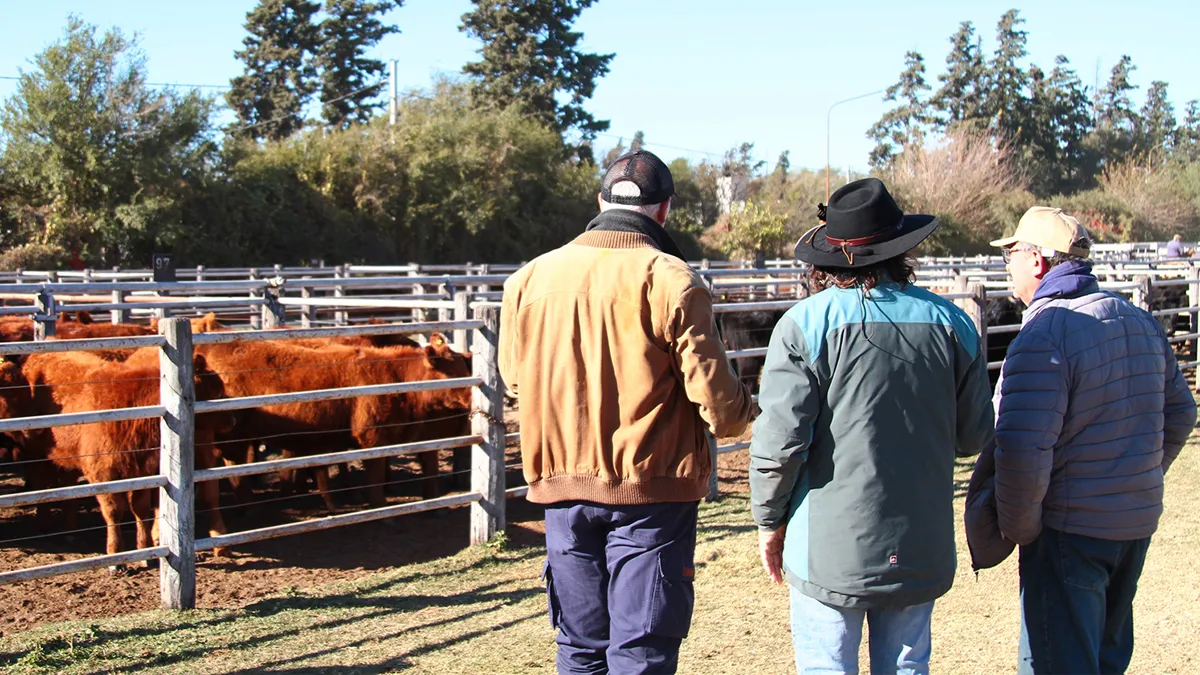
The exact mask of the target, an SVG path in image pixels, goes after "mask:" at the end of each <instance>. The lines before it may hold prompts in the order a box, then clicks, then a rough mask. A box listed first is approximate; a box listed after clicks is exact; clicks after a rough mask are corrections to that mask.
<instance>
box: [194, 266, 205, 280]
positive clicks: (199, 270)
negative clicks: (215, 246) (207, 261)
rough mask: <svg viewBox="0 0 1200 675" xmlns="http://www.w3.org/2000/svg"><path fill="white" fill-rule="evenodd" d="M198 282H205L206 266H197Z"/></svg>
mask: <svg viewBox="0 0 1200 675" xmlns="http://www.w3.org/2000/svg"><path fill="white" fill-rule="evenodd" d="M196 281H204V265H196Z"/></svg>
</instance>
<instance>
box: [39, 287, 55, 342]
mask: <svg viewBox="0 0 1200 675" xmlns="http://www.w3.org/2000/svg"><path fill="white" fill-rule="evenodd" d="M33 304H34V307H36V308H37V314H34V315H33V339H34V340H46V339H48V338H52V337H54V331H55V327H56V326H57V321H58V307H57V306H56V305H55V304H54V294H53V293H51V292H50V291H47V290H45V289H43V290H42V291H41V292H39V293H38V294H37V297H36V298H34V300H33Z"/></svg>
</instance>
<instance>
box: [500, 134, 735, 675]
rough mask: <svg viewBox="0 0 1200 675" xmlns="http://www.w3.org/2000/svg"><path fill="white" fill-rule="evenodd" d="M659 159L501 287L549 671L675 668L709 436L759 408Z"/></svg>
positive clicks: (640, 154) (641, 162)
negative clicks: (551, 650)
mask: <svg viewBox="0 0 1200 675" xmlns="http://www.w3.org/2000/svg"><path fill="white" fill-rule="evenodd" d="M673 193H674V182H673V180H672V178H671V172H670V170H669V169H668V168H667V167H666V165H665V164H663V162H662V161H661V160H660V159H659V158H658V157H656V156H654V155H653V154H652V153H649V152H646V151H635V152H632V153H629V154H626V155H624V156H622V157H621V158H620V159H618V160H617V161H616V162H614V163H613V165H612V166H611V167H609V169H608V171H607V172H606V173H605V176H604V180H603V183H602V187H601V192H600V211H601V213H600V215H598V216H597V217H596V218H595V219H594V220H592V222H591V223H589V224H588V226H587V231H586V232H584V233H583V234H581V235H580V236H579V237H577V238H576V239H575V240H574V241H572V242H571V243H569V244H567V245H566V246H563V247H562V248H559V249H556V250H554V251H550V252H549V253H546V254H544V255H542V256H540V257H538V258H537V259H535V260H533V261H532V262H530V263H529V264H528V265H526V266H524V267H522V268H521V269H520V270H519V271H517V272H516V273H515V274H513V276H512V277H510V278H509V280H508V282H507V283H505V285H504V307H503V310H502V312H501V318H500V372H501V375H502V376H503V378H504V381H505V383H506V386H507V387H508V389H509V390H510V391H511V392H512V393H513V394H515V395H516V396H518V400H519V402H520V419H521V456H522V460H523V464H524V472H525V479H526V481H528V483H529V495H528V499H529V500H530V501H532V502H535V503H538V504H545V505H546V558H547V559H546V566H545V571H544V576H545V579H546V587H547V594H548V599H549V604H550V619H551V622H552V624H553V625H554V626H555V627H556V628H558V629H559V634H558V637H557V640H556V641H557V643H558V669H559V672H560V673H673V672H675V668H676V663H677V661H678V655H679V646H680V644H681V643H682V641H683V638H684V637H686V636H687V633H688V628H689V626H690V625H691V617H692V606H693V599H694V594H693V589H692V579H693V576H694V574H695V571H694V569H695V568H694V566H693V561H692V558H693V553H694V551H695V546H696V512H697V506H698V504H699V500H700V499H701V498H702V497H703V496H704V495H705V494H706V493H707V484H708V478H709V475H710V474H711V473H712V471H714V470H715V468H714V467H713V464H712V460H711V458H710V456H709V453H708V445H707V442H706V439H705V431H706V430H710V431H712V433H714V434H716V435H718V436H732V435H737V434H739V433H741V432H742V431H743V430H745V428H746V426H747V425H748V424H749V422H750V418H751V415H752V414H753V412H754V410H755V406H754V403H753V402H752V399H751V397H750V391H749V390H748V389H747V388H746V387H745V386H744V385H742V384H741V383H740V382H739V381H738V379H737V377H736V376H735V375H734V374H733V371H732V369H731V368H730V366H729V360H728V359H727V358H726V356H725V350H724V347H723V346H722V344H721V341H720V338H719V336H718V334H717V328H716V322H715V320H714V317H713V311H712V296H711V294H710V293H709V291H708V289H707V288H706V287H705V285H704V282H703V280H702V279H701V278H700V276H699V275H698V274H696V272H695V271H694V270H693V269H692V268H691V267H689V266H688V265H687V263H686V262H684V260H683V256H682V254H681V253H680V252H679V249H678V248H677V247H676V246H675V244H674V242H672V241H671V238H670V237H669V236H668V235H667V232H666V230H665V229H663V223H664V222H666V219H667V212H668V211H669V210H670V198H671V195H672V194H673Z"/></svg>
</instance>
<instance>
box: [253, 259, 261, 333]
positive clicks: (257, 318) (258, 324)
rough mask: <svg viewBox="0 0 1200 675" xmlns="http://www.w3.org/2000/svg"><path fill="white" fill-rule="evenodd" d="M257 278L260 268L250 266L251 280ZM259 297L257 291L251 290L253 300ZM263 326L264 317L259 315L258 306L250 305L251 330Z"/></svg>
mask: <svg viewBox="0 0 1200 675" xmlns="http://www.w3.org/2000/svg"><path fill="white" fill-rule="evenodd" d="M257 280H258V268H257V267H251V268H250V281H257ZM258 297H259V296H258V292H257V291H250V299H251V300H257V299H258ZM261 327H262V317H261V316H259V310H258V307H256V306H254V305H250V330H258V329H259V328H261Z"/></svg>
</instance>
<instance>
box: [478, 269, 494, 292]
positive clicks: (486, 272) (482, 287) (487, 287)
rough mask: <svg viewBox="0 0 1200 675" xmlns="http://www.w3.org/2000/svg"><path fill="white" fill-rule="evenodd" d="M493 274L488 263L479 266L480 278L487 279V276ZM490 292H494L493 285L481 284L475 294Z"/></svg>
mask: <svg viewBox="0 0 1200 675" xmlns="http://www.w3.org/2000/svg"><path fill="white" fill-rule="evenodd" d="M491 273H492V266H491V265H489V264H487V263H483V264H482V265H480V266H479V276H483V277H486V276H487V275H489V274H491ZM490 290H492V287H491V284H480V285H479V286H476V287H475V292H477V293H487V292H488V291H490Z"/></svg>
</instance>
